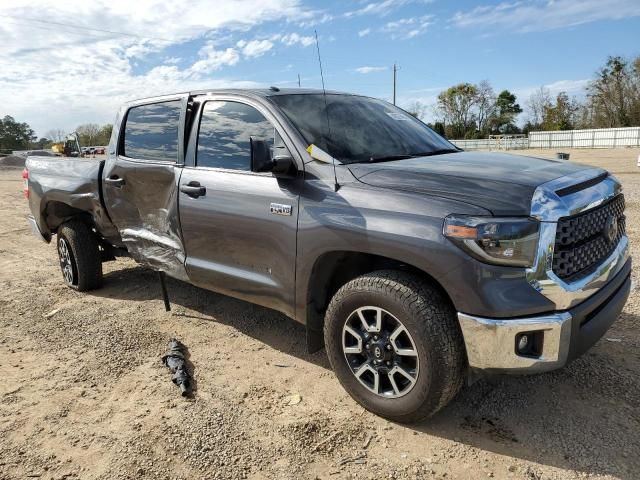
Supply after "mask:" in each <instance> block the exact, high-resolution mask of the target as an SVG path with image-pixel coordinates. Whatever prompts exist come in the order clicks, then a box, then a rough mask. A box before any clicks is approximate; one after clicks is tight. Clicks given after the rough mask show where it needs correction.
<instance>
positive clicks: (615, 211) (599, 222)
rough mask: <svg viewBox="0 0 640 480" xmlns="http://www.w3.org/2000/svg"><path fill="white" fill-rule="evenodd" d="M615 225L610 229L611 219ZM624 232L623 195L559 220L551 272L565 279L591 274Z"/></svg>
mask: <svg viewBox="0 0 640 480" xmlns="http://www.w3.org/2000/svg"><path fill="white" fill-rule="evenodd" d="M613 219H615V220H616V221H617V226H618V228H617V229H616V230H613V229H612V231H611V233H612V234H613V235H612V237H611V238H610V237H609V229H610V228H611V226H612V220H613ZM624 234H625V216H624V196H623V195H622V194H620V195H618V196H617V197H615V198H613V199H611V200H610V201H608V202H607V203H604V204H602V205H599V206H597V207H595V208H592V209H591V210H588V211H586V212H583V213H580V214H578V215H575V216H572V217H563V218H561V219H560V220H558V227H557V230H556V243H555V248H554V251H553V272H554V273H555V274H556V275H557V276H558V277H560V278H562V279H563V280H565V281H572V280H576V279H578V278H580V277H581V276H583V275H586V274H588V273H590V272H591V271H592V270H593V269H594V267H597V266H598V265H599V264H600V262H602V260H604V259H605V258H607V257H608V256H609V255H611V253H612V252H613V251H614V250H615V248H616V246H617V245H618V242H620V239H621V238H622V236H623V235H624Z"/></svg>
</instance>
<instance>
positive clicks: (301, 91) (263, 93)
mask: <svg viewBox="0 0 640 480" xmlns="http://www.w3.org/2000/svg"><path fill="white" fill-rule="evenodd" d="M322 93H323V90H321V89H318V88H280V87H269V88H212V89H202V90H191V91H186V92H175V93H169V94H164V95H154V96H151V97H143V98H136V99H132V100H130V101H128V102H127V105H129V104H135V103H146V102H150V101H153V100H158V101H161V100H164V99H166V98H167V97H169V96H173V95H183V94H188V95H191V96H194V97H195V96H200V95H227V94H228V95H248V96H253V97H263V98H266V97H274V96H278V95H321V94H322ZM326 93H327V95H351V96H358V95H356V94H354V93H348V92H340V91H335V90H326Z"/></svg>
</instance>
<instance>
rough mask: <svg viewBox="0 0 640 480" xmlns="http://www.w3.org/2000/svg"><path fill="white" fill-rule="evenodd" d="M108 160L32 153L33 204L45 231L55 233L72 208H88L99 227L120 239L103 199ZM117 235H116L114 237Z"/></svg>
mask: <svg viewBox="0 0 640 480" xmlns="http://www.w3.org/2000/svg"><path fill="white" fill-rule="evenodd" d="M103 163H104V162H100V161H95V160H84V159H71V158H59V157H55V158H52V157H29V158H28V159H27V163H26V167H27V169H28V171H29V189H30V196H29V206H30V208H31V212H32V213H33V216H34V217H35V219H36V222H37V223H38V226H39V227H40V230H41V231H42V232H43V233H55V231H56V229H57V228H58V226H59V225H60V223H62V222H63V221H64V220H65V218H66V217H67V216H71V215H70V214H71V213H72V212H75V213H81V212H85V213H87V214H89V215H91V217H92V218H93V222H94V224H95V226H96V228H97V229H98V231H99V232H100V233H101V234H102V235H103V236H105V238H108V239H110V240H113V241H114V242H117V240H118V238H119V237H118V235H117V231H116V230H115V229H114V227H113V225H112V224H111V221H110V220H109V217H108V216H107V213H106V211H105V209H104V207H103V205H102V203H101V201H100V172H101V170H102V165H103ZM114 235H115V237H114Z"/></svg>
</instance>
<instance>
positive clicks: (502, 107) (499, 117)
mask: <svg viewBox="0 0 640 480" xmlns="http://www.w3.org/2000/svg"><path fill="white" fill-rule="evenodd" d="M495 105H496V108H495V117H494V122H493V127H494V129H495V131H497V132H499V133H517V132H518V131H519V129H518V127H517V126H516V125H515V119H516V117H517V116H518V115H519V114H521V113H522V108H521V107H520V105H519V104H518V103H516V96H515V95H514V94H513V93H511V92H510V91H509V90H503V91H502V92H500V94H499V95H498V98H497V99H496V104H495Z"/></svg>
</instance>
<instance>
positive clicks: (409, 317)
mask: <svg viewBox="0 0 640 480" xmlns="http://www.w3.org/2000/svg"><path fill="white" fill-rule="evenodd" d="M24 176H25V178H26V187H25V190H26V191H25V194H26V195H27V196H28V198H29V204H30V208H31V212H32V214H33V216H32V217H31V218H30V222H31V224H32V227H33V229H34V231H35V233H36V234H37V235H38V236H40V237H41V238H43V239H44V240H45V241H47V242H49V241H50V240H51V238H52V235H54V234H56V235H57V240H56V241H57V250H58V254H59V257H60V265H61V268H62V273H63V278H64V281H65V282H66V284H67V285H69V286H70V287H72V288H75V289H77V290H79V291H85V290H90V289H93V288H98V287H99V286H100V284H101V280H102V262H104V261H106V260H110V259H113V258H114V257H117V256H122V255H128V256H131V257H133V258H134V259H135V260H136V261H137V262H139V263H140V264H142V265H145V266H147V267H149V268H152V269H154V270H157V271H160V272H165V273H166V274H167V275H170V276H171V277H174V278H176V279H179V280H183V281H186V282H189V283H192V284H194V285H197V286H199V287H202V288H205V289H209V290H213V291H216V292H219V293H222V294H225V295H230V296H233V297H237V298H240V299H243V300H246V301H249V302H253V303H256V304H259V305H263V306H265V307H269V308H272V309H275V310H277V311H279V312H282V313H284V314H285V315H287V316H289V317H291V318H293V319H295V320H297V321H299V322H301V323H303V324H305V325H306V332H307V334H306V342H307V344H308V347H309V349H310V350H312V351H314V350H318V349H320V348H321V347H322V346H323V345H324V346H326V351H327V354H328V356H329V360H330V362H331V365H332V367H333V369H334V370H335V373H336V375H337V377H338V379H339V381H340V382H341V383H342V385H343V386H344V388H345V389H346V390H347V391H348V392H349V393H350V394H351V395H352V396H353V398H354V399H355V400H356V401H357V402H359V403H360V404H362V405H363V406H364V407H365V408H367V409H369V410H370V411H372V412H375V413H376V414H379V415H381V416H384V417H387V418H389V419H393V420H395V421H401V422H412V421H416V420H418V419H421V418H424V417H428V416H430V415H432V414H434V413H435V412H436V411H438V410H439V409H441V408H442V407H443V406H444V405H446V404H447V403H448V402H449V401H450V400H451V399H452V398H453V397H454V396H455V395H456V393H457V392H458V391H459V389H460V388H461V386H462V385H463V383H464V381H465V379H466V378H469V377H471V376H475V375H477V374H482V373H488V374H493V373H518V374H525V373H535V372H543V371H549V370H553V369H557V368H561V367H562V366H564V365H565V364H566V363H567V362H569V361H570V360H572V359H574V358H576V357H577V356H579V355H580V354H582V353H583V352H585V351H586V350H587V349H588V348H590V347H591V346H592V345H593V344H594V343H595V342H596V341H597V340H598V339H599V338H600V337H601V336H602V335H603V334H604V333H605V331H606V330H607V329H608V328H609V326H610V325H611V324H612V323H613V322H614V321H615V319H616V318H617V316H618V315H619V313H620V312H621V310H622V308H623V306H624V304H625V301H626V300H627V297H628V295H629V291H630V283H631V282H630V271H631V259H630V256H629V246H628V239H627V236H626V234H625V216H624V198H623V194H622V193H621V186H620V184H619V183H618V181H617V180H616V179H615V178H614V177H613V176H611V175H609V174H608V173H607V172H606V171H605V170H602V169H600V168H593V167H587V166H581V165H577V164H574V163H569V162H566V161H552V160H543V159H538V158H529V157H523V156H513V155H507V154H499V153H493V152H491V153H474V152H463V151H460V150H459V149H458V148H456V147H455V146H454V145H453V144H451V143H449V142H448V141H447V140H445V139H444V138H442V137H440V136H439V135H437V134H436V133H434V132H433V131H432V130H431V129H429V128H428V127H427V126H426V125H424V124H423V123H422V122H420V121H419V120H416V119H415V118H413V117H412V116H411V115H409V114H407V113H406V112H404V111H403V110H401V109H398V108H396V107H394V106H393V105H390V104H389V103H386V102H384V101H381V100H377V99H373V98H367V97H363V96H357V95H348V94H340V93H334V92H327V93H326V95H324V94H323V92H322V91H314V90H303V89H297V90H280V89H278V88H275V87H272V88H271V89H265V90H246V91H243V90H210V91H209V90H207V91H199V92H191V93H184V94H176V95H168V96H163V97H156V98H148V99H144V100H138V101H134V102H131V103H128V104H126V105H125V106H123V107H122V109H121V110H120V112H119V114H118V115H117V119H116V122H115V125H114V129H113V136H112V137H111V142H110V144H109V148H108V152H107V157H106V159H105V160H103V161H102V160H101V161H98V160H86V159H58V158H38V157H31V158H29V159H28V161H27V168H26V170H25V172H24ZM300 341H304V339H300Z"/></svg>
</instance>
